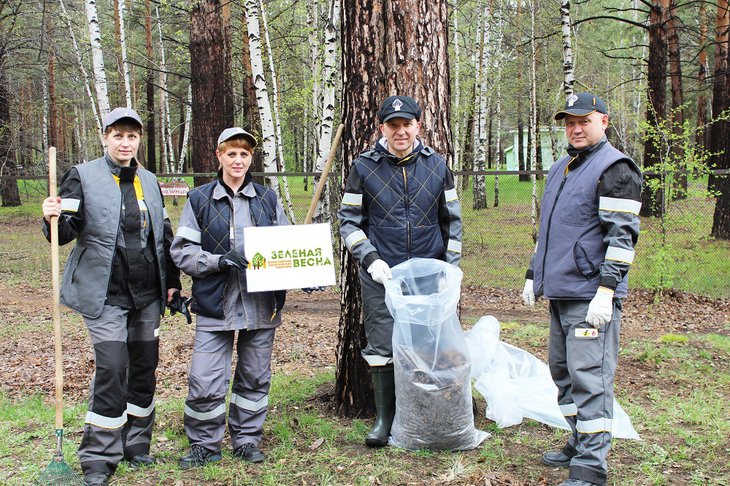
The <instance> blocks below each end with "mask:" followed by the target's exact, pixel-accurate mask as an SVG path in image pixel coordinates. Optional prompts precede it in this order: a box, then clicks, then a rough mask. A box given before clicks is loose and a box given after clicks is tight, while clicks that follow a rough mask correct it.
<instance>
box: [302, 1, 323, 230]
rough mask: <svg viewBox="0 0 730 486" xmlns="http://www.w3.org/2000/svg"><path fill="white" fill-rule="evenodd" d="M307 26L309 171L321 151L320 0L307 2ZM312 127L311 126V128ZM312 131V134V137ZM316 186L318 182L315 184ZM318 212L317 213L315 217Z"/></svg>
mask: <svg viewBox="0 0 730 486" xmlns="http://www.w3.org/2000/svg"><path fill="white" fill-rule="evenodd" d="M307 27H308V38H309V62H310V65H311V66H312V103H311V105H308V106H306V108H305V112H304V119H305V121H307V122H306V123H305V125H304V150H303V154H304V158H303V160H302V170H303V171H304V172H308V171H309V169H310V168H312V167H314V163H313V162H312V161H313V160H314V159H315V158H316V157H317V154H318V153H319V151H318V147H317V139H318V137H317V135H316V134H319V133H320V123H321V119H322V118H321V114H320V112H319V108H320V106H319V105H320V100H319V93H320V85H321V72H320V71H321V70H320V56H319V51H320V49H319V45H320V36H319V0H309V1H308V2H307ZM310 127H311V128H310ZM310 133H311V134H312V135H311V137H310ZM303 182H304V190H305V191H307V190H308V188H309V177H307V176H304V181H303ZM315 187H316V184H315ZM316 217H317V214H316V213H315V218H316Z"/></svg>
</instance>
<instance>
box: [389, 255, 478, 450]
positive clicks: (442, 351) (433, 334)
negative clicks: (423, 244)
mask: <svg viewBox="0 0 730 486" xmlns="http://www.w3.org/2000/svg"><path fill="white" fill-rule="evenodd" d="M392 273H393V278H392V279H390V280H387V281H386V283H385V302H386V304H387V306H388V309H389V310H390V313H391V314H392V315H393V319H394V321H395V323H394V326H393V368H394V373H395V392H396V408H395V410H396V411H395V419H394V421H393V427H392V429H391V437H390V440H389V442H390V444H391V445H394V446H398V447H404V448H406V449H433V450H466V449H473V448H475V447H477V446H478V445H479V444H480V443H481V442H482V441H483V440H484V439H485V438H486V437H487V436H488V434H487V433H485V432H481V431H479V430H477V429H476V428H475V427H474V414H473V409H472V398H471V360H470V358H469V350H468V348H467V346H466V342H465V341H464V334H463V332H462V330H461V326H460V324H459V319H458V317H457V315H456V306H457V303H458V302H459V295H460V286H461V278H462V272H461V270H460V269H459V268H458V267H455V266H454V265H450V264H448V263H446V262H443V261H441V260H434V259H427V258H414V259H411V260H408V261H407V262H404V263H401V264H400V265H396V266H395V267H393V268H392Z"/></svg>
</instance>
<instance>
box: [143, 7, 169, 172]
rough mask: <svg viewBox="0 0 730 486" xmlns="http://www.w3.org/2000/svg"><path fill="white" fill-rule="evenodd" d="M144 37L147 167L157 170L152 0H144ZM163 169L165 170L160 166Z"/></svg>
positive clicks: (153, 170)
mask: <svg viewBox="0 0 730 486" xmlns="http://www.w3.org/2000/svg"><path fill="white" fill-rule="evenodd" d="M144 39H145V50H146V52H147V66H146V73H145V109H146V111H147V117H146V118H147V134H146V135H147V158H146V160H145V164H146V166H147V169H149V170H151V171H152V172H157V132H156V129H155V69H154V59H155V51H154V49H153V47H152V0H144ZM160 169H161V171H164V169H162V167H160Z"/></svg>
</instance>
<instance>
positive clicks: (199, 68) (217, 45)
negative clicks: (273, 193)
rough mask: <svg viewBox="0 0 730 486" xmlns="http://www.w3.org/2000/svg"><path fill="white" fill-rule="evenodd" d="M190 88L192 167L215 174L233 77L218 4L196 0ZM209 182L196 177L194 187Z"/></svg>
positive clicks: (229, 110) (230, 119) (229, 109)
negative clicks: (216, 148)
mask: <svg viewBox="0 0 730 486" xmlns="http://www.w3.org/2000/svg"><path fill="white" fill-rule="evenodd" d="M190 75H191V77H190V87H191V90H192V110H193V113H194V114H195V116H194V117H193V119H192V125H191V132H190V137H191V139H190V140H191V147H192V156H191V161H192V166H193V171H195V172H215V171H216V170H217V169H218V159H217V158H216V156H215V149H214V147H215V143H216V140H218V135H220V133H221V132H222V131H223V130H224V129H225V128H229V127H231V126H233V120H234V117H233V115H234V109H235V105H234V102H233V77H232V75H231V55H230V38H229V27H228V24H227V23H226V22H225V21H224V18H223V14H222V8H221V1H220V0H198V1H196V2H195V4H194V5H193V8H192V10H191V12H190ZM209 180H210V178H207V177H196V179H195V185H196V186H197V185H200V184H202V183H205V182H208V181H209Z"/></svg>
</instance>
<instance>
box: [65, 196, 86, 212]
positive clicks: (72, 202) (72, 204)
mask: <svg viewBox="0 0 730 486" xmlns="http://www.w3.org/2000/svg"><path fill="white" fill-rule="evenodd" d="M80 205H81V199H73V198H70V197H64V198H61V211H67V212H69V213H76V212H78V210H79V206H80Z"/></svg>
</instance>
